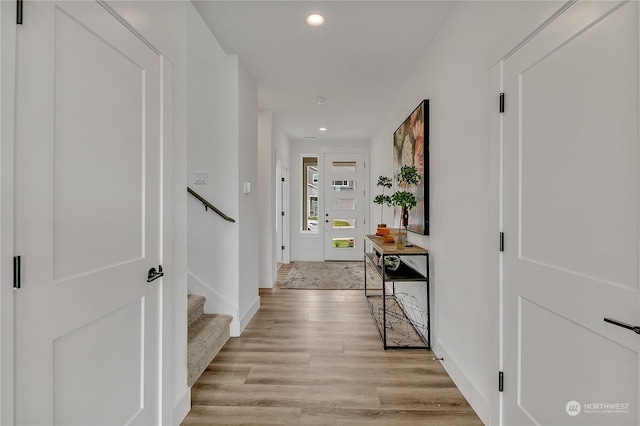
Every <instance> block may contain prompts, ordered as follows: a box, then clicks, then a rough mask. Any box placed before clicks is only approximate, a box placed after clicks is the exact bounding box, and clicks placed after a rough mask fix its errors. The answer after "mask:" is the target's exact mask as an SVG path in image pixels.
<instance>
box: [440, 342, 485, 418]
mask: <svg viewBox="0 0 640 426" xmlns="http://www.w3.org/2000/svg"><path fill="white" fill-rule="evenodd" d="M436 349H437V351H436ZM436 352H437V354H436ZM433 354H434V355H436V356H437V357H438V358H444V361H441V362H442V366H443V367H444V369H445V370H447V373H448V374H449V376H450V377H451V379H452V380H453V382H454V383H455V384H456V386H457V387H458V389H460V392H462V395H464V397H465V398H466V399H467V401H468V402H469V404H470V405H471V407H472V408H473V410H474V411H475V412H476V414H478V417H480V420H482V422H483V423H484V424H486V425H488V424H491V404H490V403H489V401H487V400H486V399H485V398H484V397H483V396H482V394H481V393H480V392H479V391H478V389H477V388H476V387H475V386H474V385H473V383H471V382H470V381H469V380H468V379H467V377H466V376H465V375H464V373H463V372H462V370H461V369H460V368H459V367H458V365H457V364H456V361H455V359H454V358H452V357H451V356H450V355H449V353H448V352H447V349H446V346H445V345H443V344H442V341H441V340H440V339H436V348H434V350H433ZM496 383H497V382H496Z"/></svg>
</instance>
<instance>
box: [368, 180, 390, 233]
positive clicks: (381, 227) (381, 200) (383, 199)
mask: <svg viewBox="0 0 640 426" xmlns="http://www.w3.org/2000/svg"><path fill="white" fill-rule="evenodd" d="M392 183H393V181H392V180H391V178H389V177H387V176H379V177H378V183H377V186H380V187H382V194H378V195H376V196H375V198H374V199H373V202H374V203H375V204H379V205H380V223H379V224H378V230H377V232H376V235H380V236H382V235H387V234H388V233H389V228H387V224H386V223H384V222H383V218H382V216H383V213H384V206H385V205H387V206H389V207H391V197H390V196H389V195H385V193H384V190H385V188H391V185H392Z"/></svg>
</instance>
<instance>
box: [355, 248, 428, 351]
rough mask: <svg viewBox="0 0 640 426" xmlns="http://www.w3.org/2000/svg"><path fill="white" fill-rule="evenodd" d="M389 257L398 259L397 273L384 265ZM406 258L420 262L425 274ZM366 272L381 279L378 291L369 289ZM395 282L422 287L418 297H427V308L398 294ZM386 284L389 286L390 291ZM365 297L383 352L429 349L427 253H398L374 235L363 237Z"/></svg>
mask: <svg viewBox="0 0 640 426" xmlns="http://www.w3.org/2000/svg"><path fill="white" fill-rule="evenodd" d="M391 256H398V257H400V265H399V267H398V268H397V269H396V270H391V267H390V266H388V265H387V264H388V263H389V261H390V260H392V259H393V258H390V257H391ZM408 257H414V258H415V257H418V258H419V260H418V261H420V260H422V259H423V261H424V265H425V269H424V270H425V271H426V274H422V273H421V272H419V271H418V270H417V269H416V268H414V267H413V266H411V265H410V264H409V263H407V258H408ZM420 258H421V259H420ZM368 270H370V271H373V272H374V273H375V274H376V275H377V276H378V277H379V278H380V280H381V281H382V287H381V288H377V287H376V288H372V287H371V285H368V283H367V275H368ZM396 282H414V283H419V284H420V285H424V290H422V289H421V291H420V294H426V303H427V304H426V306H424V304H423V303H422V301H421V300H419V299H418V298H416V297H415V296H413V295H411V294H408V293H397V292H396ZM388 283H391V288H390V289H388V288H387V284H388ZM364 294H365V296H366V298H367V302H368V304H369V310H370V311H371V316H372V318H373V321H374V323H375V325H376V328H377V330H378V334H379V336H380V340H382V345H383V347H384V349H431V340H430V334H431V324H430V323H431V320H430V312H429V308H430V304H429V252H428V251H427V250H426V249H424V248H422V247H418V246H415V245H414V246H412V247H406V248H404V249H397V248H396V246H395V243H385V242H383V241H382V238H380V237H378V236H376V235H367V236H365V239H364ZM420 299H422V297H420Z"/></svg>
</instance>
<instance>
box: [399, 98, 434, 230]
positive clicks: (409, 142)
mask: <svg viewBox="0 0 640 426" xmlns="http://www.w3.org/2000/svg"><path fill="white" fill-rule="evenodd" d="M393 163H394V170H395V173H396V174H398V173H400V171H401V170H402V167H403V166H414V167H415V168H416V169H417V171H418V175H419V176H420V182H419V184H418V185H416V187H415V188H414V189H413V190H412V193H413V194H414V196H415V198H416V206H415V209H413V210H411V211H410V212H409V226H408V230H409V231H411V232H415V233H417V234H422V235H429V100H427V99H425V100H424V101H422V102H421V103H420V105H418V107H417V108H416V109H415V110H413V112H412V113H411V114H410V115H409V117H407V119H406V120H405V121H404V122H403V123H402V125H401V126H400V127H398V129H397V130H396V131H395V133H394V134H393Z"/></svg>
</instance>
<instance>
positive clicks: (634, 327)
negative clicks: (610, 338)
mask: <svg viewBox="0 0 640 426" xmlns="http://www.w3.org/2000/svg"><path fill="white" fill-rule="evenodd" d="M604 322H608V323H609V324H613V325H617V326H618V327H622V328H626V329H627V330H631V331H633V332H634V333H636V334H640V326H638V325H631V324H627V323H626V322H622V321H618V320H614V319H611V318H605V319H604Z"/></svg>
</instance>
